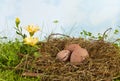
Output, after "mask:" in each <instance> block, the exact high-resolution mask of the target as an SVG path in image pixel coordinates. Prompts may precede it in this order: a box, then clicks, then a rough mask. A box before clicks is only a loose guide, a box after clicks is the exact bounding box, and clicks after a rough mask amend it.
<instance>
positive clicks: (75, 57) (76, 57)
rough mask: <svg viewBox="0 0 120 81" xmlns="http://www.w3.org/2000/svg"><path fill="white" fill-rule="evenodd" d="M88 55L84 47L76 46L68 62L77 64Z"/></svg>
mask: <svg viewBox="0 0 120 81" xmlns="http://www.w3.org/2000/svg"><path fill="white" fill-rule="evenodd" d="M87 57H89V54H88V52H87V50H86V49H84V48H78V49H77V48H76V49H74V51H73V52H72V54H71V57H70V63H72V64H74V65H79V64H80V63H81V62H82V61H83V60H85V58H87Z"/></svg>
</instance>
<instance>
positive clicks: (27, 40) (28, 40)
mask: <svg viewBox="0 0 120 81" xmlns="http://www.w3.org/2000/svg"><path fill="white" fill-rule="evenodd" d="M23 41H24V44H28V45H31V46H34V45H36V44H37V43H38V38H34V37H26V38H25V39H24V40H23Z"/></svg>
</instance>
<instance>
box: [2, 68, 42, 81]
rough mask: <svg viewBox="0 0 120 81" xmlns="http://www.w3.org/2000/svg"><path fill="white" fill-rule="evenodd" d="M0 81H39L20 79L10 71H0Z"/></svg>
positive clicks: (37, 80) (38, 80) (37, 79)
mask: <svg viewBox="0 0 120 81" xmlns="http://www.w3.org/2000/svg"><path fill="white" fill-rule="evenodd" d="M0 81H40V78H39V77H37V78H30V77H22V76H20V75H19V74H16V73H15V72H14V71H11V70H6V71H2V70H0Z"/></svg>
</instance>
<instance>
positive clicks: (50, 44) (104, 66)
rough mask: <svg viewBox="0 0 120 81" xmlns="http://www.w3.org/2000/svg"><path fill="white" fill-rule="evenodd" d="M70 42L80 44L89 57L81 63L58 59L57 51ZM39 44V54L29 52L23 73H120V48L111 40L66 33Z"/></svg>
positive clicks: (62, 76) (74, 76)
mask: <svg viewBox="0 0 120 81" xmlns="http://www.w3.org/2000/svg"><path fill="white" fill-rule="evenodd" d="M68 44H79V45H80V46H81V47H82V48H85V49H87V51H88V53H89V56H90V57H89V58H87V59H86V60H84V61H83V62H82V63H81V64H80V65H78V66H74V65H72V64H70V63H69V62H59V61H58V60H56V59H55V58H56V54H57V53H58V52H59V51H61V50H63V49H64V47H65V46H66V45H68ZM39 46H40V47H41V49H40V50H39V52H40V54H41V56H40V57H38V58H37V59H34V57H32V56H28V59H27V60H25V61H23V62H22V63H21V64H20V65H19V68H18V69H23V68H24V72H23V74H22V75H23V76H31V77H36V76H37V77H40V78H41V81H112V80H113V79H115V78H117V77H119V75H120V67H119V66H120V52H119V51H120V50H119V48H118V47H116V46H114V44H112V43H109V42H105V41H99V40H98V41H97V40H95V41H90V40H85V39H83V38H69V37H66V38H50V39H49V40H47V41H46V42H40V43H39Z"/></svg>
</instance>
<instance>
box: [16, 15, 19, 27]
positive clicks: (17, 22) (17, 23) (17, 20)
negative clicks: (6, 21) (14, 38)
mask: <svg viewBox="0 0 120 81" xmlns="http://www.w3.org/2000/svg"><path fill="white" fill-rule="evenodd" d="M15 23H16V27H18V25H19V24H20V19H19V18H18V17H17V18H16V19H15Z"/></svg>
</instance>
